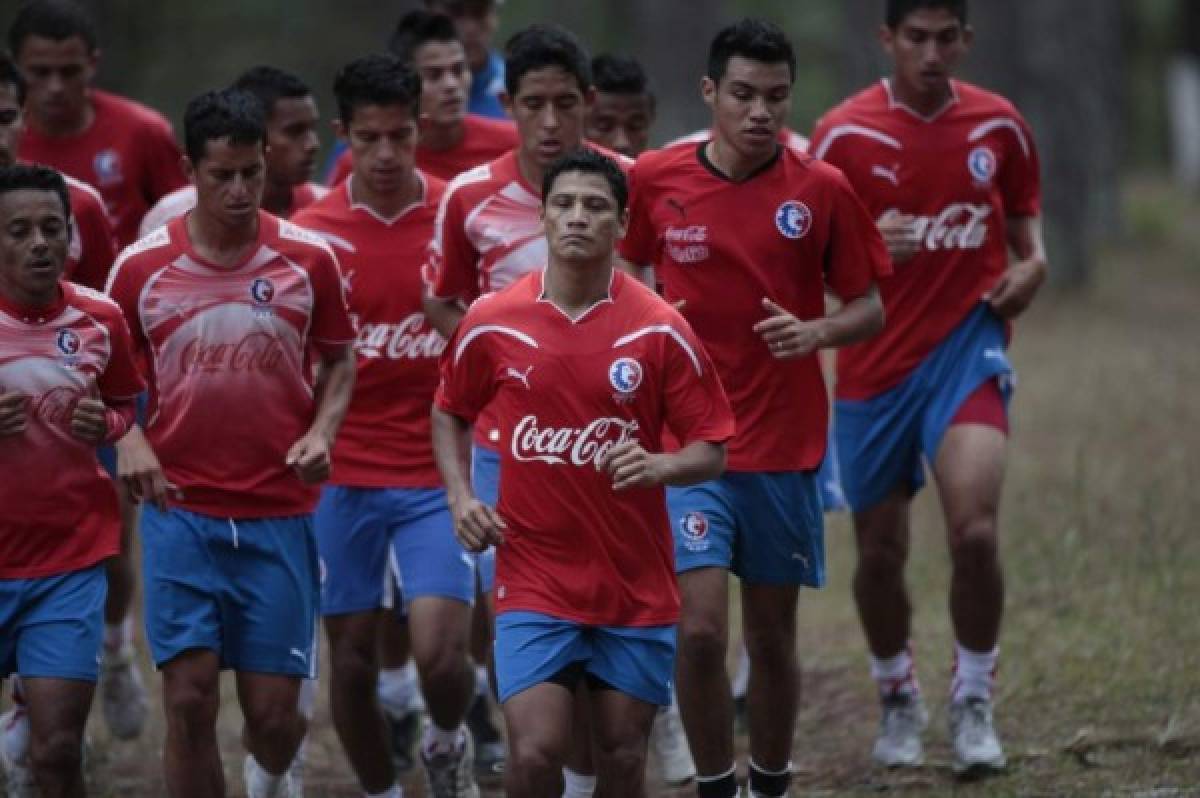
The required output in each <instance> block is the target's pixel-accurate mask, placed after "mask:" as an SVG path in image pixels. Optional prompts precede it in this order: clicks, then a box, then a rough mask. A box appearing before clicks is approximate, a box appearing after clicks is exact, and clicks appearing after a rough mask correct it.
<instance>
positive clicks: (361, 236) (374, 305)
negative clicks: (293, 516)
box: [292, 172, 446, 488]
mask: <svg viewBox="0 0 1200 798" xmlns="http://www.w3.org/2000/svg"><path fill="white" fill-rule="evenodd" d="M418 177H419V178H420V180H421V185H422V193H421V197H420V199H418V200H417V201H416V202H414V203H413V204H412V205H410V206H408V207H407V208H405V209H404V210H403V211H401V212H400V213H399V214H398V215H397V216H396V217H395V218H392V219H385V218H383V217H381V216H379V215H378V214H376V213H375V211H373V210H372V209H371V208H369V207H367V206H366V205H361V204H356V203H354V202H353V200H352V198H351V195H350V190H351V187H352V186H353V184H354V178H353V177H351V178H350V179H349V180H347V181H346V182H344V183H342V184H341V185H340V186H338V187H337V188H335V189H333V190H332V191H331V192H330V194H329V196H327V197H325V199H323V200H321V201H320V202H318V203H316V204H314V205H312V206H310V207H309V208H307V209H305V210H304V211H302V212H301V213H299V214H297V215H296V216H294V217H293V219H292V220H293V221H294V222H295V223H296V224H298V225H300V226H301V227H304V228H306V229H308V230H311V231H313V232H314V233H316V234H317V235H319V236H321V237H322V238H324V239H325V241H326V242H328V243H329V244H330V246H332V247H333V249H334V251H335V252H337V255H338V260H339V261H340V263H341V265H342V271H343V273H344V275H345V278H346V283H347V285H348V289H349V297H348V299H349V303H350V316H351V318H352V319H353V320H354V322H355V326H356V327H357V328H358V339H357V340H356V341H355V343H354V349H355V354H356V355H357V356H358V377H357V379H356V380H355V383H354V396H353V398H352V399H351V401H350V409H349V410H348V411H347V413H346V419H345V421H343V422H342V426H341V429H340V430H339V431H338V438H337V443H336V444H335V445H334V449H333V476H332V478H331V479H330V481H331V482H333V483H334V484H336V485H353V486H357V487H398V488H427V487H436V486H438V485H441V476H440V475H439V474H438V470H437V465H436V463H434V459H433V446H432V435H433V431H432V429H431V428H430V421H429V408H430V406H431V405H432V404H433V393H434V391H435V390H437V384H438V358H440V357H441V354H442V351H443V350H444V349H445V348H446V339H444V338H442V336H441V335H440V334H439V333H438V331H437V330H435V329H433V327H431V326H430V324H429V322H428V321H427V320H426V318H425V314H424V313H423V312H422V310H421V297H422V296H423V294H424V283H423V282H422V280H421V265H422V263H423V261H424V257H425V248H426V246H427V244H428V242H429V238H430V236H431V235H432V234H433V218H434V215H435V214H436V213H437V206H438V202H439V201H441V198H442V193H443V192H444V191H445V188H446V184H445V183H443V182H442V181H440V180H437V179H435V178H430V177H426V176H424V175H421V174H420V173H419V172H418Z"/></svg>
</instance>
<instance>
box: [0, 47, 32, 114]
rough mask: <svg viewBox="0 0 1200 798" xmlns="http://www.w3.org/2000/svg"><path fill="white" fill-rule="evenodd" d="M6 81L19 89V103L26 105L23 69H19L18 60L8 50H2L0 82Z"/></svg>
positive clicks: (0, 52)
mask: <svg viewBox="0 0 1200 798" xmlns="http://www.w3.org/2000/svg"><path fill="white" fill-rule="evenodd" d="M5 83H7V84H8V85H9V86H12V87H13V88H14V89H16V90H17V105H19V106H22V107H24V105H25V91H26V87H25V78H23V77H21V70H19V69H17V62H16V61H13V57H12V56H11V55H9V54H8V51H7V50H0V84H5Z"/></svg>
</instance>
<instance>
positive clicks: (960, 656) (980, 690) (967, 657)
mask: <svg viewBox="0 0 1200 798" xmlns="http://www.w3.org/2000/svg"><path fill="white" fill-rule="evenodd" d="M999 656H1000V647H999V646H995V647H994V648H992V650H991V651H987V652H983V653H979V652H977V651H971V650H969V649H966V648H963V646H962V644H961V643H955V644H954V681H952V682H951V683H950V700H951V701H953V702H956V703H957V702H959V701H965V700H966V699H968V698H983V699H986V700H991V697H992V683H993V682H994V681H995V677H996V659H997V658H998V657H999Z"/></svg>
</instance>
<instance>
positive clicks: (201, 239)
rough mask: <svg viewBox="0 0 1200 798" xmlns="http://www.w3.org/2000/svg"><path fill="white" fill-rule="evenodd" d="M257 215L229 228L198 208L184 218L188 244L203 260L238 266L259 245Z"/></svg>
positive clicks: (218, 264)
mask: <svg viewBox="0 0 1200 798" xmlns="http://www.w3.org/2000/svg"><path fill="white" fill-rule="evenodd" d="M258 228H259V219H258V214H257V213H256V214H254V216H252V217H251V218H250V219H248V220H247V221H246V222H245V223H244V224H238V225H230V224H228V223H226V222H224V221H222V220H220V219H217V218H214V217H212V216H209V215H208V214H206V213H204V212H203V211H202V210H200V208H199V206H197V207H196V209H195V210H193V211H192V212H191V213H189V214H188V215H187V218H186V219H185V229H186V230H187V236H188V241H190V242H191V245H192V249H194V250H195V251H196V254H197V255H199V256H200V257H201V258H203V259H204V260H206V261H208V262H209V263H213V264H216V265H217V266H236V265H237V264H239V263H241V262H242V260H243V259H244V258H245V256H246V253H247V252H248V251H249V250H250V248H251V247H253V246H254V245H255V244H256V243H258V232H259V231H258Z"/></svg>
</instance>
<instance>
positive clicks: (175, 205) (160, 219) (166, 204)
mask: <svg viewBox="0 0 1200 798" xmlns="http://www.w3.org/2000/svg"><path fill="white" fill-rule="evenodd" d="M194 207H196V187H195V186H180V187H179V188H177V189H175V190H174V191H172V192H171V193H170V194H166V195H164V196H163V197H162V198H161V199H159V201H158V202H156V203H154V207H152V208H151V209H150V210H148V211H146V215H145V216H143V217H142V222H141V226H140V228H139V229H140V230H141V232H143V233H149V232H150V231H152V230H157V229H158V228H159V227H162V226H163V225H164V224H166V223H167V222H169V221H171V220H172V219H177V218H178V217H180V216H183V215H184V214H185V213H187V212H188V211H190V210H191V209H192V208H194Z"/></svg>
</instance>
